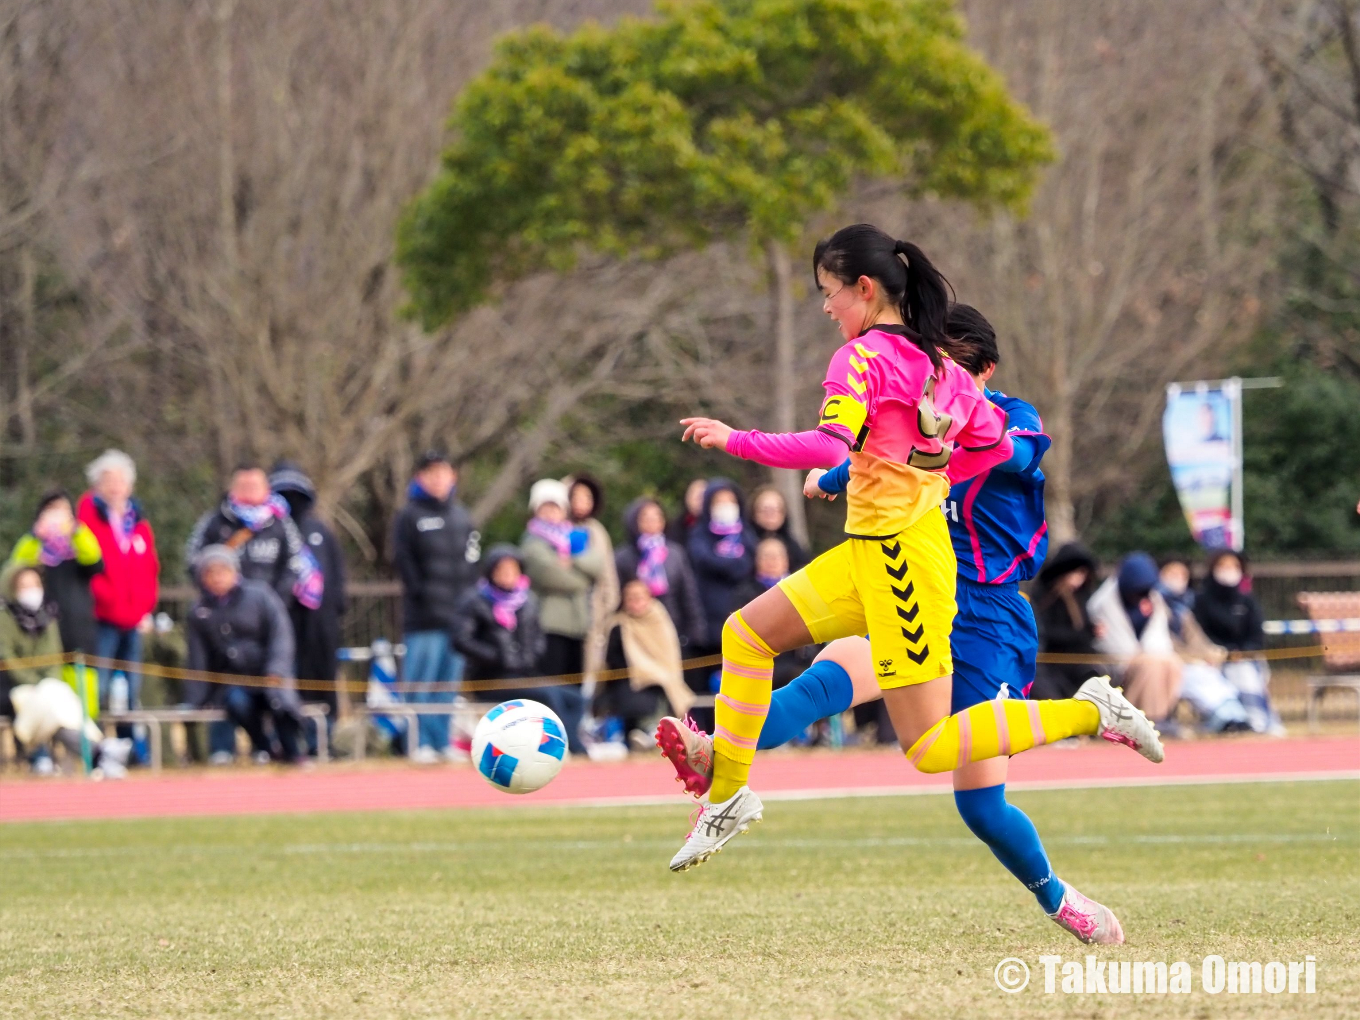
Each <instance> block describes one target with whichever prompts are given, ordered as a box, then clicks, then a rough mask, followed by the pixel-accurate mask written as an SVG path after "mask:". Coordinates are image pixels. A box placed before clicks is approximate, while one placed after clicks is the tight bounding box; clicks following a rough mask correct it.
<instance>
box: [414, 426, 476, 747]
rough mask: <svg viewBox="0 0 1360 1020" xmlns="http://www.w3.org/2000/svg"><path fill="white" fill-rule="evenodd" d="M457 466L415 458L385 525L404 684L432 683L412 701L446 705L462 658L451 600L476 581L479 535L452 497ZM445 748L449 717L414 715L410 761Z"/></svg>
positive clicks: (438, 456) (437, 458)
mask: <svg viewBox="0 0 1360 1020" xmlns="http://www.w3.org/2000/svg"><path fill="white" fill-rule="evenodd" d="M457 484H458V472H457V471H456V470H455V469H454V467H453V465H452V464H451V463H450V462H449V458H448V457H446V456H445V455H444V454H442V453H439V452H436V451H431V452H429V453H426V454H425V455H424V456H422V457H421V458H420V460H419V461H417V462H416V472H415V477H414V478H412V479H411V484H410V487H409V488H408V489H407V497H408V502H407V504H406V505H405V506H404V507H402V508H401V510H400V511H398V513H397V517H396V520H395V521H394V522H393V525H392V559H393V563H394V565H395V566H396V568H397V574H398V576H400V578H401V587H402V607H403V610H402V611H403V618H404V619H403V629H404V631H405V637H404V640H405V642H406V661H405V663H404V665H403V670H402V674H403V678H404V679H405V681H406V682H407V683H414V684H438V685H440V687H439V688H438V689H436V690H432V691H417V692H416V693H415V694H414V695H412V696H411V700H412V701H413V702H416V703H423V704H443V703H452V701H453V685H454V684H455V683H456V682H457V681H459V680H461V679H462V676H463V666H464V662H463V657H462V655H460V654H459V653H458V651H457V650H456V649H455V648H454V647H453V632H454V630H455V629H456V625H457V615H458V614H457V606H458V602H459V600H460V599H461V598H462V596H463V594H464V592H466V591H467V590H468V588H470V587H472V585H473V583H474V582H475V581H476V579H477V563H478V561H479V560H480V559H481V555H482V552H481V535H480V534H479V533H478V532H477V530H476V529H475V528H474V527H473V526H472V517H471V516H470V515H469V514H468V512H467V510H466V509H464V507H463V505H462V504H461V503H459V502H458V501H457V500H455V499H454V490H455V487H456V486H457ZM450 754H451V749H450V748H449V716H447V715H422V716H421V717H420V748H419V749H418V750H417V752H416V754H415V755H414V756H413V757H414V758H415V759H416V760H417V761H424V762H426V763H430V762H434V761H437V760H438V759H439V756H441V755H445V756H448V755H450Z"/></svg>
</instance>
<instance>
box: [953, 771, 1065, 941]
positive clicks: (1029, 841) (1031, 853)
mask: <svg viewBox="0 0 1360 1020" xmlns="http://www.w3.org/2000/svg"><path fill="white" fill-rule="evenodd" d="M954 803H955V805H957V806H958V809H959V814H960V815H962V816H963V821H964V824H966V825H967V826H968V828H969V829H971V830H972V832H973V835H974V836H976V837H977V838H978V839H980V840H982V842H984V843H986V844H987V845H988V846H989V847H991V848H992V853H994V854H996V859H997V860H998V861H1000V862H1001V863H1002V864H1004V865H1005V866H1006V870H1007V871H1009V872H1010V873H1011V874H1012V875H1014V876H1015V877H1016V878H1018V879H1019V880H1020V881H1021V882H1022V883H1023V884H1024V886H1025V888H1026V889H1028V890H1029V891H1030V892H1032V893H1034V896H1035V898H1036V899H1037V900H1038V901H1039V906H1041V907H1043V908H1044V913H1046V914H1054V913H1057V911H1058V907H1059V906H1061V905H1062V895H1063V884H1062V882H1060V881H1059V880H1058V876H1057V875H1055V874H1053V868H1052V867H1051V866H1050V865H1049V863H1048V854H1046V853H1044V845H1043V844H1042V843H1041V842H1039V833H1038V830H1036V829H1035V828H1034V823H1033V822H1031V821H1030V820H1029V815H1027V814H1025V813H1024V812H1023V811H1021V810H1020V809H1019V808H1018V807H1016V806H1015V805H1014V804H1008V803H1007V802H1006V784H1005V783H1001V784H998V785H997V786H988V787H984V788H983V789H981V790H955V791H954Z"/></svg>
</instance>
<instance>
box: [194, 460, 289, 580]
mask: <svg viewBox="0 0 1360 1020" xmlns="http://www.w3.org/2000/svg"><path fill="white" fill-rule="evenodd" d="M210 545H225V546H227V547H228V548H230V549H235V550H236V552H237V553H238V554H239V555H240V558H241V566H240V570H241V576H242V577H243V578H245V579H246V580H248V581H263V582H264V583H265V584H267V585H269V586H270V587H271V588H273V589H274V592H275V593H276V594H277V595H278V596H279V598H280V599H282V600H283V604H284V605H285V606H287V605H290V604H291V603H292V602H293V600H294V599H295V598H297V597H299V595H300V594H302V592H301V589H299V587H298V582H299V579H300V575H301V574H302V572H303V568H302V562H301V556H302V536H301V535H300V534H299V533H298V529H297V525H295V524H294V523H293V519H292V518H291V517H290V516H289V515H288V504H287V503H286V502H284V500H283V497H282V496H279V495H276V494H274V493H272V492H270V490H269V476H268V475H266V474H265V472H264V468H262V467H260V466H259V465H258V464H242V465H241V466H240V467H238V468H237V469H236V470H235V471H233V472H232V473H231V484H230V486H229V487H228V489H227V492H226V495H224V496H223V497H222V502H221V503H220V504H219V505H218V507H217V509H215V510H210V511H209V512H208V513H206V514H204V515H203V516H202V517H200V518H199V519H198V523H197V524H195V525H194V530H193V532H192V533H191V534H190V535H189V541H188V543H187V545H186V546H185V550H184V564H185V568H186V569H187V570H188V571H189V575H190V577H191V578H193V576H194V563H195V562H196V561H197V560H198V554H199V552H200V551H201V550H202V549H203V548H204V547H206V546H210ZM303 597H304V598H305V597H306V596H305V595H303Z"/></svg>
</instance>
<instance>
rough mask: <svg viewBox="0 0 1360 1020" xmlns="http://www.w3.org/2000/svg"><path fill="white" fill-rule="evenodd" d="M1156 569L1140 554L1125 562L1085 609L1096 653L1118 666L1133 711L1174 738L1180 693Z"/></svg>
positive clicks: (1176, 662) (1178, 668)
mask: <svg viewBox="0 0 1360 1020" xmlns="http://www.w3.org/2000/svg"><path fill="white" fill-rule="evenodd" d="M1157 580H1158V574H1157V564H1156V562H1155V561H1154V560H1153V559H1152V557H1151V556H1149V555H1148V554H1147V553H1145V552H1133V553H1129V555H1127V556H1125V557H1124V559H1123V561H1122V562H1121V563H1120V564H1119V570H1118V572H1117V573H1116V575H1115V576H1114V577H1110V578H1107V579H1106V581H1105V583H1104V584H1102V585H1101V586H1100V587H1099V588H1097V589H1096V592H1095V594H1094V595H1092V596H1091V600H1090V602H1088V603H1087V611H1088V612H1089V613H1090V615H1091V621H1092V623H1093V624H1094V625H1095V626H1096V627H1098V628H1100V629H1101V631H1102V634H1101V637H1099V638H1098V639H1097V641H1096V650H1097V651H1099V652H1101V653H1102V654H1104V655H1109V656H1111V657H1113V658H1115V659H1117V660H1120V661H1121V662H1122V663H1123V664H1122V665H1118V666H1116V667H1115V671H1116V673H1117V674H1118V676H1117V679H1118V682H1119V685H1120V686H1121V687H1123V689H1124V694H1125V696H1126V697H1127V698H1128V699H1129V701H1130V702H1132V703H1133V705H1134V706H1135V707H1136V708H1138V709H1141V710H1142V711H1143V712H1144V713H1145V714H1146V715H1147V717H1148V718H1149V719H1151V720H1153V722H1154V724H1155V725H1156V727H1157V729H1158V731H1159V732H1161V733H1162V735H1163V736H1172V737H1174V736H1176V735H1177V734H1178V733H1179V726H1178V725H1177V724H1176V722H1175V720H1174V719H1173V718H1172V716H1173V715H1174V713H1175V710H1176V702H1177V701H1178V700H1179V698H1180V690H1181V661H1180V658H1179V657H1178V656H1177V655H1176V649H1175V645H1174V642H1173V640H1172V636H1171V615H1170V611H1169V610H1168V609H1167V605H1166V601H1165V600H1164V599H1163V598H1162V595H1161V593H1160V592H1159V591H1157Z"/></svg>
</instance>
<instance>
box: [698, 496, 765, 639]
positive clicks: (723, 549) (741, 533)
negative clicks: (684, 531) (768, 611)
mask: <svg viewBox="0 0 1360 1020" xmlns="http://www.w3.org/2000/svg"><path fill="white" fill-rule="evenodd" d="M757 543H758V539H757V538H756V533H755V529H753V528H752V527H751V524H750V522H749V521H748V520H747V519H746V506H745V501H744V500H743V498H742V495H741V491H740V490H739V489H738V488H737V487H736V485H734V484H733V483H732V482H730V481H728V480H727V479H726V478H714V479H713V480H712V481H710V482H709V483H708V488H707V489H705V490H704V505H703V510H702V511H701V512H700V514H699V519H698V521H697V522H695V525H694V527H693V529H691V531H690V534H689V558H690V563H691V565H692V566H693V567H694V579H695V581H697V582H698V585H699V601H700V602H701V603H703V607H704V620H705V623H706V627H707V641H706V642H705V649H704V652H714V653H715V652H718V651H719V650H720V649H721V648H722V629H723V624H724V623H726V622H727V617H728V616H729V615H730V614H731V613H732V611H733V610H734V609H740V608H741V606H740V605H738V604H737V602H736V592H737V589H738V588H740V587H741V586H742V585H743V584H744V583H745V582H747V581H749V580H750V579H751V578H752V577H754V576H755V571H756V545H757Z"/></svg>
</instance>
